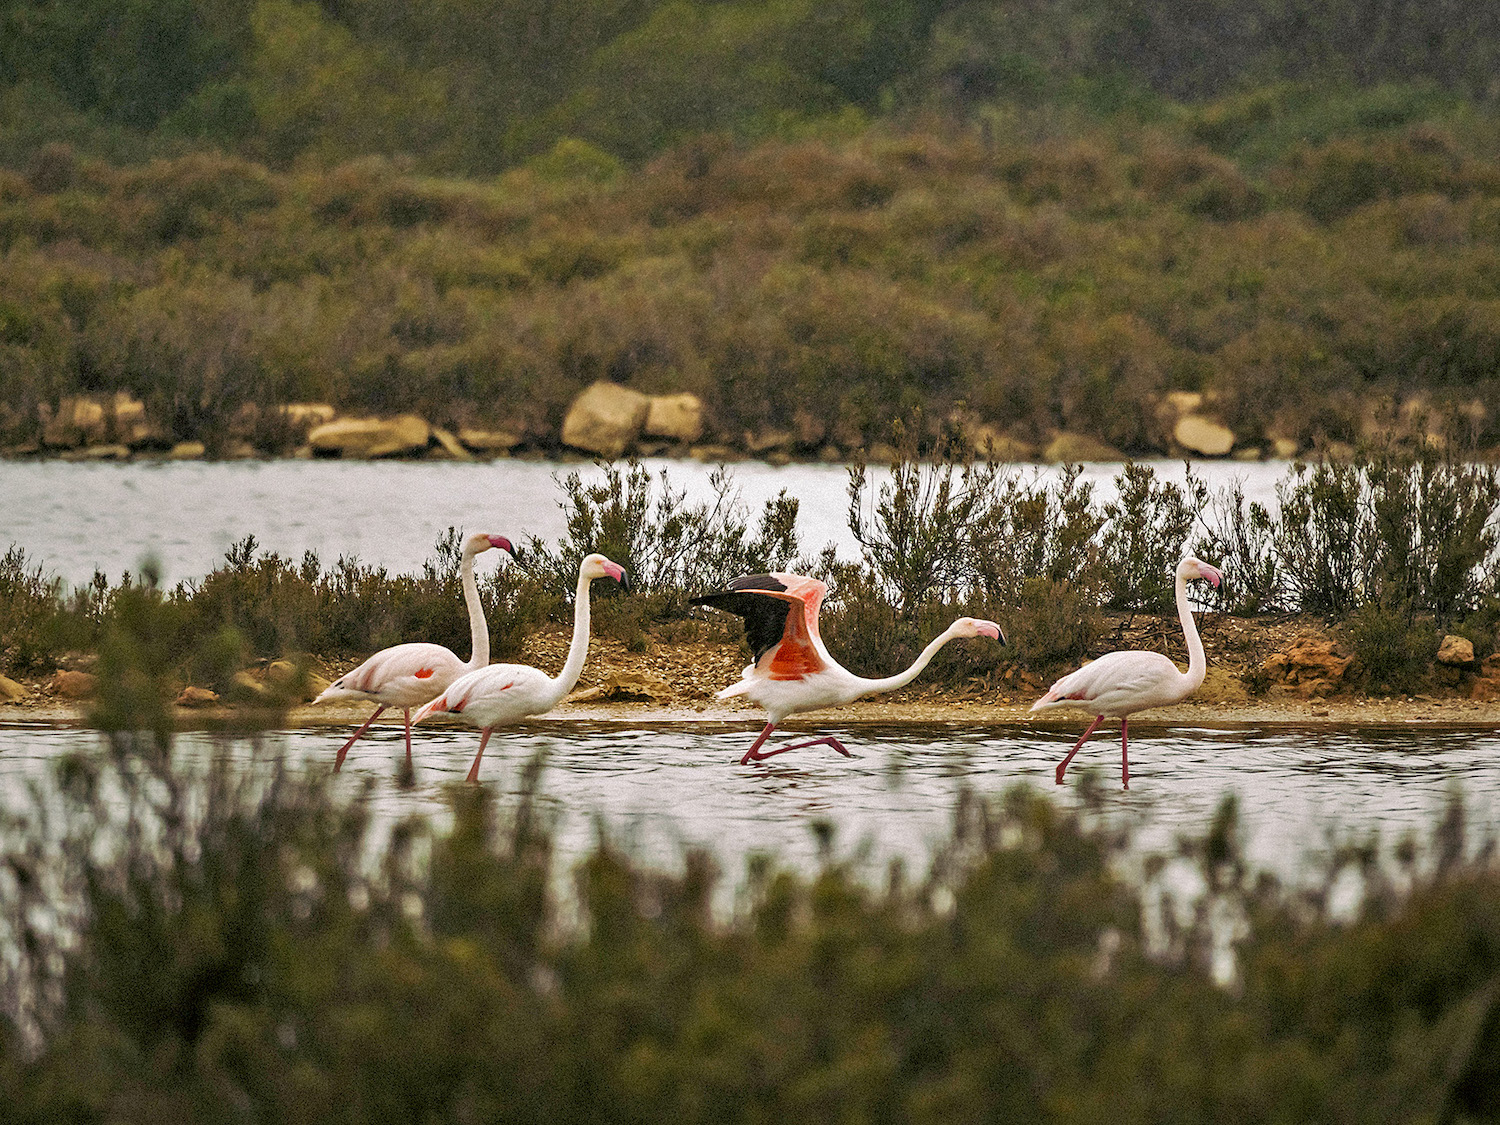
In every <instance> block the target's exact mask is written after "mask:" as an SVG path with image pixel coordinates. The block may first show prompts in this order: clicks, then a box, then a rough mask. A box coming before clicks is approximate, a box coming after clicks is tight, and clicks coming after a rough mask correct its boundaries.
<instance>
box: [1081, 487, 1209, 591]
mask: <svg viewBox="0 0 1500 1125" xmlns="http://www.w3.org/2000/svg"><path fill="white" fill-rule="evenodd" d="M1115 483H1116V485H1117V486H1118V488H1119V495H1118V496H1117V497H1116V499H1114V500H1112V501H1110V502H1109V503H1108V504H1106V505H1104V514H1105V516H1106V518H1107V519H1108V520H1109V522H1108V523H1107V524H1106V525H1105V528H1104V537H1103V540H1102V542H1101V544H1100V548H1101V551H1102V553H1103V556H1104V561H1103V568H1104V582H1105V588H1106V590H1107V593H1108V599H1109V600H1108V605H1109V606H1110V607H1111V608H1113V609H1124V610H1149V611H1151V612H1155V613H1166V612H1170V610H1171V607H1172V598H1173V591H1174V588H1175V583H1176V571H1177V563H1178V561H1179V560H1180V559H1181V558H1182V556H1183V553H1184V552H1185V550H1186V548H1187V544H1188V537H1189V535H1190V534H1191V533H1192V530H1193V525H1194V524H1195V523H1196V522H1197V520H1198V518H1199V514H1200V513H1201V512H1202V511H1203V510H1204V509H1205V508H1206V507H1207V506H1208V487H1207V486H1206V485H1205V484H1204V483H1203V482H1202V481H1201V480H1199V479H1198V478H1197V477H1195V476H1193V473H1192V467H1191V466H1188V470H1187V479H1186V480H1185V482H1184V483H1183V484H1181V485H1177V484H1175V483H1172V482H1170V481H1163V482H1160V483H1158V482H1157V480H1156V472H1155V470H1153V469H1152V468H1151V467H1150V466H1149V465H1140V464H1137V463H1135V462H1127V463H1126V465H1125V467H1124V468H1123V469H1121V471H1120V475H1119V476H1118V477H1116V478H1115Z"/></svg>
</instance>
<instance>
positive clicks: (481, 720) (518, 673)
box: [412, 555, 629, 781]
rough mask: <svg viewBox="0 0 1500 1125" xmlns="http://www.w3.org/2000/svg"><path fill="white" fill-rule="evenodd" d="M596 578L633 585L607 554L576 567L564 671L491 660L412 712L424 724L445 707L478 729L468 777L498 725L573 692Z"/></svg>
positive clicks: (585, 651) (546, 708)
mask: <svg viewBox="0 0 1500 1125" xmlns="http://www.w3.org/2000/svg"><path fill="white" fill-rule="evenodd" d="M596 578H613V579H614V580H615V581H616V582H618V583H620V585H621V586H624V587H626V588H628V587H629V579H628V577H627V576H626V574H625V568H624V567H622V566H620V564H619V563H614V562H610V561H609V559H607V558H605V557H604V556H603V555H588V556H585V558H584V560H583V562H582V563H580V564H579V567H578V590H577V593H576V596H575V600H574V603H573V640H572V642H571V643H570V644H569V645H568V658H567V660H566V661H565V662H564V663H563V667H562V671H561V672H559V673H558V674H557V675H556V676H549V675H547V673H545V672H543V671H541V670H540V669H538V668H533V667H531V666H530V665H528V664H491V665H489V666H488V667H485V668H479V669H477V670H476V671H472V672H468V673H466V674H465V675H462V676H460V677H458V679H456V680H454V681H453V682H452V683H451V684H449V685H448V686H447V687H446V688H445V689H444V691H443V692H442V693H441V694H439V695H438V696H437V697H436V698H435V699H433V700H432V701H431V702H429V703H427V704H425V705H424V706H423V707H422V708H421V709H420V710H419V711H418V712H417V713H416V715H415V716H413V718H412V722H414V723H420V722H421V721H422V720H423V719H425V718H427V716H428V715H432V714H435V713H437V712H439V711H447V712H450V713H452V714H455V715H462V716H463V717H464V718H465V719H467V720H468V721H469V722H471V723H473V724H474V725H475V726H477V727H479V728H480V731H481V733H480V735H479V753H477V754H475V755H474V764H473V765H472V766H470V767H469V777H468V780H470V781H478V780H479V760H480V759H481V758H483V757H484V748H485V745H486V744H487V743H488V742H489V740H490V735H491V733H493V731H494V729H495V728H496V727H499V726H505V725H506V724H508V723H514V722H519V721H520V720H521V719H525V718H528V717H529V716H531V715H540V714H542V713H543V712H544V711H550V710H552V708H554V707H556V706H557V705H558V704H559V703H561V702H562V700H563V697H564V696H565V695H567V694H568V692H570V691H572V690H573V685H574V684H576V683H577V682H578V677H579V675H581V674H582V672H583V661H584V658H585V657H586V656H587V655H588V651H589V586H590V585H591V584H592V583H593V581H594V579H596Z"/></svg>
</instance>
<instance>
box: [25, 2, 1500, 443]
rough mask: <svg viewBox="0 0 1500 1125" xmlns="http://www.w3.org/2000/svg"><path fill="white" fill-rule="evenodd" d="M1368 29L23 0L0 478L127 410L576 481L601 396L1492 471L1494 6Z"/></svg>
mask: <svg viewBox="0 0 1500 1125" xmlns="http://www.w3.org/2000/svg"><path fill="white" fill-rule="evenodd" d="M1361 7H1362V6H1361V5H1359V4H1348V5H1334V6H1331V8H1330V10H1329V12H1328V14H1327V21H1326V23H1324V22H1320V20H1319V19H1315V18H1313V17H1311V16H1308V17H1306V18H1305V19H1304V20H1303V22H1302V23H1300V24H1298V25H1297V26H1295V27H1293V26H1291V25H1289V24H1287V23H1286V21H1285V19H1283V18H1282V17H1280V16H1278V15H1277V12H1276V11H1273V10H1272V9H1271V8H1270V7H1268V6H1266V5H1253V4H1252V5H1250V6H1249V11H1248V12H1247V11H1242V10H1241V8H1243V6H1241V8H1236V9H1235V11H1233V12H1231V11H1229V9H1228V7H1227V6H1225V5H1198V6H1194V14H1193V15H1192V16H1190V17H1184V18H1178V17H1177V16H1175V15H1173V14H1172V13H1170V12H1169V11H1168V6H1167V5H1165V4H1159V5H1158V4H1142V5H1132V6H1131V7H1130V8H1129V9H1128V10H1125V9H1122V10H1121V11H1120V12H1119V13H1116V12H1114V11H1113V10H1112V9H1111V10H1105V7H1104V6H1102V5H1101V6H1097V7H1095V6H1092V5H1090V4H1088V3H1085V2H1083V0H1076V2H1074V3H1050V4H1049V3H1041V4H1036V5H1031V6H1024V7H1023V6H1021V5H1018V4H959V5H939V4H921V3H916V2H913V3H909V4H905V5H875V4H873V3H871V4H868V5H866V4H861V3H858V2H854V0H850V2H847V3H838V4H833V3H823V4H815V3H808V2H804V3H791V2H778V3H759V4H747V3H723V4H711V5H710V4H683V3H676V4H669V5H658V4H652V3H647V2H641V3H624V2H622V3H618V4H612V5H605V4H587V3H577V2H575V3H572V4H568V5H563V4H557V5H553V6H550V7H544V8H541V9H535V10H534V9H533V8H530V7H528V8H527V9H526V12H527V13H529V15H528V16H527V17H526V18H522V13H521V10H520V9H519V8H515V7H512V6H510V5H507V4H503V3H494V4H481V3H476V4H463V3H454V4H444V5H426V4H418V5H394V4H384V3H379V2H373V0H372V2H364V0H349V2H341V3H334V2H332V0H330V2H329V3H328V4H325V5H321V6H319V5H297V4H287V3H260V4H247V3H237V2H235V0H226V2H224V3H221V4H218V5H213V6H209V7H208V8H206V9H205V12H207V13H209V14H208V15H205V16H203V17H202V18H188V15H189V14H190V13H191V11H192V10H196V9H191V10H190V9H189V8H188V6H186V5H182V4H177V5H173V4H165V5H135V4H124V3H121V2H120V0H110V2H103V3H95V4H89V3H77V4H55V5H48V6H36V5H32V4H25V3H17V2H15V0H7V2H6V3H3V4H0V63H3V66H0V79H9V82H8V84H6V83H3V82H0V85H3V91H0V137H3V138H4V139H3V141H0V165H8V167H0V403H3V404H4V405H3V406H0V444H3V445H8V446H10V447H11V448H13V449H14V448H26V447H27V443H29V442H34V441H35V440H36V439H37V436H38V435H39V434H40V432H41V430H42V427H43V424H44V420H45V418H46V417H47V415H48V412H49V411H50V410H52V409H54V408H55V407H56V405H57V404H58V402H59V401H60V400H61V399H62V398H63V397H65V396H68V395H73V394H81V393H105V394H107V393H109V392H114V391H125V392H128V393H130V394H132V395H134V396H135V397H137V398H139V399H141V400H143V401H144V402H145V403H146V404H147V409H148V413H149V415H150V417H151V418H152V419H153V421H154V423H155V425H156V427H157V429H156V433H157V434H158V435H159V439H160V440H161V441H162V442H164V443H165V442H169V441H176V440H185V439H195V440H201V441H204V442H205V444H206V445H208V447H209V450H210V453H212V452H213V451H214V450H215V449H216V448H220V447H222V445H223V443H224V441H225V440H226V435H228V434H229V433H230V431H231V430H232V429H233V428H234V427H235V426H236V425H238V426H239V427H240V429H241V430H248V431H249V432H248V433H244V434H241V435H240V436H241V437H248V438H249V439H250V440H251V441H252V442H253V444H255V445H256V446H257V447H259V448H260V449H261V450H263V451H265V452H277V451H279V450H281V449H285V448H288V447H289V446H290V445H291V444H293V443H294V442H295V440H296V435H295V434H290V433H287V432H285V431H286V429H287V427H286V426H285V425H284V424H282V423H279V422H278V421H277V419H278V418H279V416H278V415H276V414H275V412H274V411H273V412H262V415H261V417H262V418H263V419H268V420H262V421H259V422H257V421H255V420H254V419H251V420H250V421H248V422H247V421H246V419H245V417H244V416H243V415H241V414H240V412H241V408H242V407H243V406H244V404H245V403H247V402H248V403H256V404H260V405H263V406H265V405H274V404H277V403H289V402H297V401H323V402H328V403H331V404H334V405H335V406H337V407H339V408H340V409H343V410H349V411H365V412H371V413H393V412H397V411H403V410H412V411H415V412H418V413H421V414H423V415H424V416H425V417H427V418H428V419H429V420H430V421H432V422H433V423H435V424H438V425H444V426H456V425H462V424H465V423H469V424H479V423H486V424H503V425H505V426H507V427H510V428H512V429H513V430H515V431H519V432H522V433H525V434H527V435H528V436H529V438H530V440H531V441H532V443H533V444H534V445H537V446H541V447H546V446H547V445H548V444H549V443H551V442H555V435H556V433H557V428H558V424H559V422H560V420H561V415H562V412H563V411H564V409H565V407H566V405H567V403H568V402H569V401H570V400H571V398H572V397H573V396H574V395H575V394H576V393H577V392H578V391H579V390H580V389H581V388H582V387H583V386H585V385H586V384H588V383H589V382H591V381H594V380H596V379H600V378H604V379H611V380H614V381H617V382H621V383H626V384H629V385H632V386H635V387H637V388H639V389H642V390H646V391H651V392H668V391H692V392H695V393H697V394H698V395H700V396H701V397H702V399H703V400H704V402H705V403H706V404H707V407H708V411H709V420H710V429H711V433H710V435H709V436H710V439H714V438H717V439H719V440H741V439H742V438H743V435H744V433H745V432H746V431H760V430H764V429H780V430H785V431H788V432H791V433H792V434H794V435H796V438H797V442H798V443H799V444H800V445H801V446H802V447H804V448H805V449H807V450H812V449H815V448H818V447H820V446H822V445H823V444H824V443H831V444H832V445H834V446H835V447H836V448H839V449H842V450H844V451H848V450H852V449H856V448H858V447H860V446H865V447H869V446H870V445H872V444H873V443H874V442H877V441H881V440H884V438H885V436H886V433H887V431H888V428H889V424H890V420H891V418H893V417H895V416H897V415H898V414H903V413H905V412H907V411H908V410H909V409H910V408H912V407H914V406H917V405H921V406H924V407H925V408H926V414H927V417H928V418H930V419H933V420H938V419H942V418H943V417H945V416H946V415H947V414H948V413H949V412H950V411H951V410H953V409H954V408H956V407H958V406H959V405H960V404H962V405H963V406H964V407H966V409H967V410H968V411H970V412H971V414H972V415H973V416H975V417H977V418H978V419H979V420H982V421H985V422H988V423H990V424H992V425H994V426H997V427H998V428H999V429H1000V430H1001V431H1004V432H1007V433H1008V434H1009V436H1011V437H1013V438H1015V439H1017V440H1019V441H1022V442H1030V443H1040V442H1042V441H1044V440H1045V439H1046V437H1047V436H1048V435H1049V434H1051V433H1053V432H1054V431H1056V430H1058V429H1063V430H1070V431H1078V432H1083V433H1087V434H1090V435H1092V436H1094V437H1096V438H1099V439H1102V440H1103V441H1105V442H1107V443H1109V444H1110V445H1112V446H1114V447H1116V448H1118V449H1120V450H1123V451H1124V452H1126V453H1130V454H1144V453H1150V452H1161V451H1166V450H1169V449H1170V448H1171V442H1170V434H1169V432H1168V421H1166V420H1164V418H1163V414H1162V411H1161V410H1160V404H1161V402H1162V399H1163V397H1164V396H1165V395H1166V394H1167V393H1168V392H1171V391H1174V390H1181V391H1201V392H1204V393H1205V394H1206V396H1207V405H1208V408H1209V409H1210V410H1211V411H1213V412H1215V413H1217V414H1218V415H1219V416H1220V417H1221V418H1222V420H1223V421H1224V422H1226V423H1227V424H1228V425H1229V426H1230V427H1231V428H1232V429H1233V430H1234V431H1235V434H1236V435H1237V437H1238V440H1239V443H1240V445H1241V446H1249V447H1257V446H1258V447H1261V448H1273V447H1274V443H1276V442H1277V441H1278V440H1279V441H1280V442H1281V443H1282V448H1288V446H1287V445H1286V443H1288V442H1290V443H1292V445H1293V446H1295V447H1299V448H1306V447H1308V446H1309V445H1312V444H1315V443H1317V442H1319V441H1352V440H1354V439H1356V438H1357V437H1359V436H1361V434H1363V433H1367V432H1368V431H1369V430H1370V429H1371V427H1372V423H1373V421H1374V416H1375V415H1376V414H1378V412H1379V409H1380V407H1379V404H1380V402H1382V401H1383V400H1386V399H1389V400H1390V401H1391V402H1392V403H1393V404H1395V405H1397V406H1401V405H1408V406H1410V405H1412V404H1415V405H1421V406H1426V405H1427V404H1429V403H1430V404H1432V406H1433V407H1434V409H1435V410H1437V411H1439V412H1443V411H1447V412H1451V413H1454V414H1455V415H1456V416H1457V417H1459V418H1461V419H1462V420H1463V422H1464V424H1465V425H1466V426H1468V427H1469V428H1470V429H1471V430H1474V431H1475V432H1474V433H1473V434H1472V435H1471V436H1474V437H1477V438H1478V439H1479V440H1480V441H1482V442H1484V443H1485V444H1490V445H1493V444H1495V443H1496V442H1497V441H1500V420H1497V419H1500V413H1497V407H1500V401H1497V400H1496V391H1495V379H1494V374H1495V371H1496V370H1497V367H1500V303H1497V297H1500V160H1497V158H1496V156H1495V154H1496V153H1500V128H1497V123H1496V118H1495V116H1494V114H1493V112H1492V108H1493V98H1494V91H1493V89H1492V88H1491V85H1490V84H1489V83H1490V82H1491V80H1490V78H1489V77H1487V76H1488V75H1491V74H1493V73H1494V68H1493V66H1491V65H1490V64H1491V62H1492V61H1493V55H1494V53H1495V47H1496V44H1500V30H1497V28H1496V27H1495V26H1493V25H1495V24H1496V21H1497V18H1500V17H1496V16H1495V15H1494V14H1492V13H1490V12H1489V11H1488V9H1487V8H1486V6H1471V10H1469V11H1467V12H1466V13H1464V14H1463V15H1462V18H1459V17H1455V16H1453V14H1452V13H1447V14H1445V15H1442V16H1441V17H1440V16H1439V15H1438V14H1436V10H1434V11H1433V12H1432V13H1429V12H1428V11H1427V10H1426V9H1425V8H1422V7H1421V6H1418V5H1415V4H1397V5H1381V6H1380V9H1381V11H1382V12H1385V13H1386V14H1387V15H1388V16H1389V17H1390V18H1387V19H1384V20H1374V19H1373V18H1366V16H1368V13H1366V14H1364V15H1362V14H1361V10H1360V9H1361ZM1334 9H1337V12H1335V11H1334ZM1346 9H1347V10H1346ZM1278 10H1279V9H1278ZM1444 11H1445V12H1446V9H1444ZM1397 17H1399V18H1397ZM174 21H175V22H174ZM1194 21H1198V22H1194ZM1257 21H1259V22H1257ZM1444 21H1446V22H1444ZM1348 27H1355V28H1358V29H1359V31H1358V33H1357V34H1354V35H1349V34H1345V30H1346V29H1347V28H1348ZM106 33H107V34H106ZM173 36H176V37H177V38H175V39H174V38H173ZM1361 37H1363V38H1361ZM1205 42H1212V43H1213V44H1215V47H1216V49H1215V51H1213V52H1210V53H1207V54H1202V55H1199V54H1194V53H1193V52H1191V51H1188V50H1186V47H1188V46H1191V45H1192V44H1193V43H1205ZM142 44H150V45H154V46H153V48H152V49H153V50H154V51H156V54H152V52H151V51H147V50H145V48H144V47H143V46H142ZM169 47H170V48H171V50H168V48H169ZM158 56H160V57H158ZM153 59H154V60H156V62H157V63H160V64H161V65H153ZM1195 59H1196V60H1198V61H1192V60H1195ZM168 62H170V65H167V63H168ZM1449 408H1451V411H1450V409H1449Z"/></svg>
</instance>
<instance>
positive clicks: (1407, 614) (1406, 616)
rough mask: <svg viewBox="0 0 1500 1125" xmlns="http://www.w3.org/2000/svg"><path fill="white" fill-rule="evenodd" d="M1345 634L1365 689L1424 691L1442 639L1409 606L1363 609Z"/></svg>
mask: <svg viewBox="0 0 1500 1125" xmlns="http://www.w3.org/2000/svg"><path fill="white" fill-rule="evenodd" d="M1343 633H1344V636H1345V638H1346V640H1347V642H1348V644H1349V648H1350V650H1351V651H1352V652H1353V653H1354V656H1355V659H1356V660H1357V661H1358V665H1359V668H1360V670H1361V675H1362V676H1363V678H1364V681H1365V683H1366V685H1367V686H1368V687H1369V688H1370V689H1372V690H1374V691H1379V692H1385V693H1395V694H1412V693H1415V692H1418V691H1420V690H1421V689H1422V687H1423V686H1424V685H1425V683H1426V681H1427V675H1428V673H1429V672H1430V671H1431V669H1432V659H1433V657H1434V656H1435V655H1436V654H1437V648H1438V641H1439V639H1440V637H1439V634H1438V630H1437V629H1436V628H1435V627H1434V626H1433V624H1432V622H1431V621H1430V620H1424V619H1422V618H1419V617H1418V616H1417V615H1416V614H1415V613H1414V612H1413V610H1412V607H1411V604H1410V603H1405V604H1402V603H1400V602H1396V601H1394V600H1381V601H1370V602H1366V603H1365V604H1363V605H1361V606H1360V607H1359V608H1358V609H1356V610H1355V611H1354V612H1353V613H1351V614H1350V615H1349V617H1348V618H1347V619H1346V620H1345V621H1344V623H1343Z"/></svg>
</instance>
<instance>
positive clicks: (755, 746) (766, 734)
mask: <svg viewBox="0 0 1500 1125" xmlns="http://www.w3.org/2000/svg"><path fill="white" fill-rule="evenodd" d="M775 729H776V724H775V723H767V724H766V729H765V730H763V731H761V732H760V737H759V738H757V739H756V740H755V741H754V742H752V743H751V744H750V749H748V750H746V751H745V756H744V757H743V758H741V759H740V765H742V766H743V765H744V764H745V763H746V762H758V761H760V760H761V758H763V757H765V756H766V755H764V754H760V753H758V752H757V751H759V750H760V748H761V746H762V745H764V744H765V741H766V739H768V738H770V737H771V732H772V731H773V730H775Z"/></svg>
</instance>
